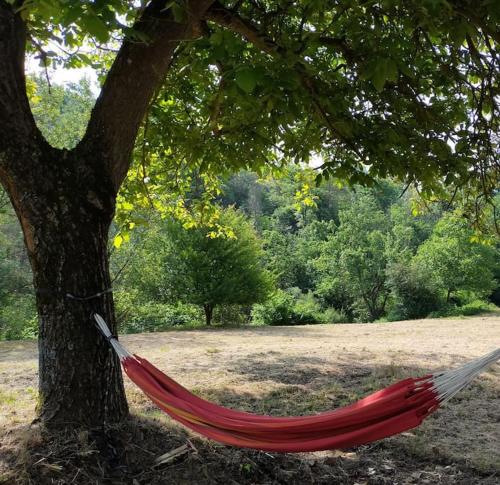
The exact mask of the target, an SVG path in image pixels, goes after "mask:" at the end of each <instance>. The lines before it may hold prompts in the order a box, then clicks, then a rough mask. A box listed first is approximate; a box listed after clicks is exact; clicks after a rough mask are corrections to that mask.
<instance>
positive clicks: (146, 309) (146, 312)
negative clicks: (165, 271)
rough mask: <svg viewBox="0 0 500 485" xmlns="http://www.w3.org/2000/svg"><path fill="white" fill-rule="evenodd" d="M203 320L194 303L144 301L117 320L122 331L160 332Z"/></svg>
mask: <svg viewBox="0 0 500 485" xmlns="http://www.w3.org/2000/svg"><path fill="white" fill-rule="evenodd" d="M202 321H203V317H202V315H201V311H200V309H199V308H198V307H196V306H194V305H186V304H182V303H178V304H176V305H165V304H162V303H153V302H149V303H145V304H142V305H138V306H136V307H135V311H134V313H128V315H127V316H126V317H125V318H124V319H123V320H122V321H120V322H119V324H120V329H121V331H122V332H123V333H139V332H161V331H162V330H167V329H169V328H172V327H176V326H195V325H198V324H200V323H201V322H202Z"/></svg>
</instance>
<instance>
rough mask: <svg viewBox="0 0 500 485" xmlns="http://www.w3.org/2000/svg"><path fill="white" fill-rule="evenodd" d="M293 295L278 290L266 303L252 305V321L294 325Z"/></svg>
mask: <svg viewBox="0 0 500 485" xmlns="http://www.w3.org/2000/svg"><path fill="white" fill-rule="evenodd" d="M293 304H294V298H293V295H291V294H290V293H287V292H286V291H283V290H277V291H276V292H275V293H273V294H272V295H271V297H270V298H269V299H268V300H267V301H266V302H265V303H258V304H256V305H254V306H253V307H252V322H253V323H255V324H257V325H292V314H293V312H292V308H293Z"/></svg>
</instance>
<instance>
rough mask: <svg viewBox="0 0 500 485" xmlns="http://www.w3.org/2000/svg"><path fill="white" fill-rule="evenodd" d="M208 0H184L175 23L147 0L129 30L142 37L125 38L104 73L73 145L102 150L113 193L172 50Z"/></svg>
mask: <svg viewBox="0 0 500 485" xmlns="http://www.w3.org/2000/svg"><path fill="white" fill-rule="evenodd" d="M212 1H213V0H198V1H196V0H188V1H187V2H186V3H185V5H186V11H185V19H184V20H182V21H179V22H177V21H176V20H175V19H174V17H173V13H172V9H171V8H167V5H166V4H167V2H166V1H165V0H152V1H151V2H150V3H149V4H148V6H147V7H146V8H145V9H144V11H143V13H142V15H141V17H140V18H139V20H138V21H137V22H136V23H135V25H134V27H133V29H134V30H135V31H136V32H137V33H140V34H142V36H143V37H145V38H146V39H147V40H146V41H145V42H142V43H137V42H136V41H135V42H132V41H130V40H127V39H126V40H125V41H124V43H123V44H122V46H121V48H120V50H119V52H118V54H117V56H116V59H115V61H114V62H113V65H112V67H111V69H110V71H109V73H108V76H107V78H106V81H105V83H104V86H103V88H102V91H101V94H100V96H99V98H98V99H97V102H96V105H95V107H94V109H93V111H92V114H91V118H90V121H89V126H88V129H87V133H86V134H85V137H84V139H83V140H82V142H81V144H80V146H79V147H78V148H79V149H83V150H86V151H89V152H92V151H93V150H94V149H95V148H96V147H99V149H100V150H102V151H103V154H104V160H98V161H96V163H100V164H102V163H104V166H105V168H106V170H107V172H108V174H109V176H110V177H111V181H112V183H113V186H114V189H115V190H116V191H118V189H119V187H120V185H121V183H122V181H123V179H124V178H125V176H126V173H127V171H128V168H129V165H130V157H131V153H132V149H133V146H134V141H135V138H136V136H137V132H138V129H139V126H140V124H141V122H142V120H143V118H144V115H145V113H146V111H147V109H148V106H149V103H150V100H151V98H152V96H153V95H154V93H155V92H156V90H157V89H158V88H159V87H160V86H161V84H162V82H163V81H164V78H165V75H166V73H167V71H168V69H169V66H170V64H171V61H172V56H173V54H174V51H175V49H176V48H177V46H178V45H179V44H180V43H181V42H182V41H183V40H190V39H193V38H196V37H197V36H198V35H199V25H200V20H201V19H202V17H203V15H204V14H205V11H206V9H207V8H208V7H209V6H210V4H211V3H212Z"/></svg>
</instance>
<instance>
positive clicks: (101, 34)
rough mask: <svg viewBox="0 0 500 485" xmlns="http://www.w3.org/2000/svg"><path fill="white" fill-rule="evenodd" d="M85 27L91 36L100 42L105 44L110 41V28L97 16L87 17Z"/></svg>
mask: <svg viewBox="0 0 500 485" xmlns="http://www.w3.org/2000/svg"><path fill="white" fill-rule="evenodd" d="M85 27H86V29H87V31H88V33H89V34H90V35H92V36H93V37H95V38H96V39H97V40H98V41H99V42H102V43H105V42H107V41H108V40H109V30H108V26H107V25H106V24H105V23H104V22H103V21H102V20H101V19H100V18H99V17H97V16H92V17H86V18H85Z"/></svg>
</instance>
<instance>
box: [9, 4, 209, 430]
mask: <svg viewBox="0 0 500 485" xmlns="http://www.w3.org/2000/svg"><path fill="white" fill-rule="evenodd" d="M210 3H211V1H196V2H195V1H192V2H190V1H188V2H186V6H187V14H188V15H187V18H186V21H185V22H184V23H176V22H174V21H173V19H172V14H171V9H166V8H165V6H166V2H165V1H159V0H153V1H151V2H150V3H149V5H148V7H147V8H146V9H145V10H144V13H143V15H142V17H141V19H140V20H139V21H138V23H137V24H136V26H135V28H136V29H138V30H141V31H142V32H143V33H144V34H146V35H147V36H148V39H149V40H148V42H145V43H129V42H127V41H125V42H124V44H123V46H122V48H121V49H120V52H119V53H118V55H117V57H116V61H115V62H114V64H113V67H112V69H111V71H110V73H109V76H108V78H107V81H106V83H105V85H104V87H103V89H102V91H101V95H100V96H99V99H98V101H97V103H96V106H95V108H94V110H93V113H92V115H91V119H90V123H89V127H88V130H87V134H86V136H85V137H84V140H82V142H81V143H80V144H79V145H78V147H76V148H75V149H74V150H71V151H67V150H58V149H55V148H52V147H50V146H49V145H48V144H47V142H46V141H45V140H44V139H43V137H42V135H41V134H40V132H39V130H38V129H37V127H36V125H35V122H34V120H33V116H32V113H31V111H30V108H29V103H28V99H27V96H26V86H25V78H24V56H25V45H26V28H25V25H24V23H23V21H22V19H21V17H20V16H19V15H18V14H16V13H15V7H13V6H12V5H11V4H9V3H7V2H6V1H5V0H0V183H1V184H2V185H3V187H4V188H5V190H6V191H7V193H8V194H9V197H10V200H11V202H12V204H13V206H14V209H15V211H16V213H17V216H18V218H19V221H20V223H21V226H22V228H23V233H24V239H25V244H26V248H27V251H28V255H29V258H30V263H31V266H32V270H33V278H34V286H35V291H36V302H37V309H38V315H39V330H40V335H39V349H40V367H39V375H40V397H41V404H40V408H39V414H40V416H41V418H42V419H43V420H44V422H45V423H46V424H49V425H53V426H61V425H75V424H76V425H86V426H100V425H102V424H104V423H106V422H110V421H118V420H120V419H122V418H123V417H124V416H125V415H126V414H127V404H126V399H125V393H124V388H123V382H122V377H121V372H120V366H119V362H118V360H117V358H116V356H115V355H114V354H113V352H112V351H111V350H110V348H109V346H108V344H107V342H106V341H105V340H104V339H103V338H102V337H101V335H100V334H99V333H98V331H97V329H96V327H95V326H94V324H93V321H92V319H91V316H92V313H93V312H99V313H100V314H102V315H103V316H104V317H105V318H106V320H107V322H108V323H109V324H110V327H111V329H112V331H114V330H115V318H114V308H113V299H112V294H111V293H105V294H103V295H101V296H98V297H95V298H88V297H90V296H92V295H95V294H96V293H100V292H102V291H103V290H107V289H109V288H110V285H111V282H110V277H109V267H108V256H107V242H108V229H109V225H110V223H111V221H112V218H113V215H114V209H115V198H116V194H117V192H118V189H119V187H120V184H121V182H122V181H123V179H124V177H125V175H126V173H127V170H128V167H129V163H130V157H131V152H132V148H133V145H134V140H135V137H136V135H137V130H138V128H139V125H140V123H141V121H142V119H143V117H144V114H145V112H146V110H147V107H148V105H149V103H150V101H151V98H152V96H153V94H154V92H155V91H156V90H157V89H158V88H159V86H160V85H161V83H162V82H163V79H164V77H165V74H166V72H167V70H168V67H169V65H170V62H171V59H172V55H173V53H174V50H175V48H176V47H177V46H178V44H179V43H180V42H181V41H182V40H183V39H189V38H192V37H193V36H196V35H197V32H198V28H199V23H200V19H201V18H202V16H203V14H204V12H205V10H206V8H208V6H209V5H210Z"/></svg>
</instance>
